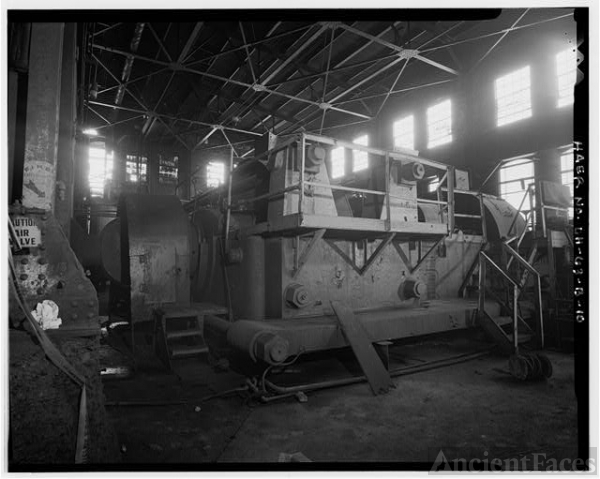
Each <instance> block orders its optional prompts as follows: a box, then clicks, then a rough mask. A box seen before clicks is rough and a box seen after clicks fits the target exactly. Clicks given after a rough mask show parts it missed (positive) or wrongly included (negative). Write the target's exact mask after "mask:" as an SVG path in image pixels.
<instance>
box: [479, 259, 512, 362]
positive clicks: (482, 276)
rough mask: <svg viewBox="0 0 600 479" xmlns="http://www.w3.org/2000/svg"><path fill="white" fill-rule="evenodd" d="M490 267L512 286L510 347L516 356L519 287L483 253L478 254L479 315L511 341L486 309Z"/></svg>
mask: <svg viewBox="0 0 600 479" xmlns="http://www.w3.org/2000/svg"><path fill="white" fill-rule="evenodd" d="M488 265H489V266H491V267H492V268H493V269H494V270H495V271H496V272H498V273H500V275H501V277H502V278H503V279H504V280H505V281H506V282H507V283H509V284H510V285H511V286H512V294H513V305H512V328H513V337H512V346H513V350H514V353H515V354H518V351H519V323H518V321H519V312H518V290H519V285H518V284H517V282H516V281H514V280H513V279H512V278H511V277H510V276H509V275H508V274H506V273H505V272H504V271H503V270H502V268H500V266H498V265H497V264H496V263H495V262H494V260H492V259H491V258H490V257H489V256H488V255H487V254H485V253H484V252H483V251H481V252H480V253H479V311H480V313H483V314H485V315H486V316H487V317H488V318H490V319H491V320H492V321H493V322H494V324H495V325H496V327H497V328H498V331H500V332H501V333H502V334H503V335H504V336H505V337H506V339H507V340H509V341H510V340H511V338H510V337H509V336H508V335H507V334H506V333H505V332H504V330H503V329H502V328H501V327H500V326H498V324H497V323H496V321H494V318H493V316H492V315H490V314H489V313H488V312H487V310H486V308H485V305H486V280H487V267H488Z"/></svg>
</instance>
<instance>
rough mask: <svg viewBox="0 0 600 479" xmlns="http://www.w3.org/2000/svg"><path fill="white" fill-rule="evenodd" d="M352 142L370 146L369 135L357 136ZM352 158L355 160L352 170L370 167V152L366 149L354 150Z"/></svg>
mask: <svg viewBox="0 0 600 479" xmlns="http://www.w3.org/2000/svg"><path fill="white" fill-rule="evenodd" d="M352 143H356V144H357V145H362V146H369V135H363V136H359V137H358V138H355V139H354V140H353V141H352ZM352 158H353V160H354V162H353V165H352V171H353V172H356V171H361V170H365V169H367V168H368V167H369V154H368V153H367V152H366V151H359V150H353V151H352Z"/></svg>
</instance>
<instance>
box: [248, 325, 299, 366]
mask: <svg viewBox="0 0 600 479" xmlns="http://www.w3.org/2000/svg"><path fill="white" fill-rule="evenodd" d="M289 350H290V344H289V342H288V341H287V340H286V339H284V338H282V337H281V336H279V335H277V334H274V333H271V332H268V331H265V332H264V333H261V334H260V335H259V336H258V338H256V343H255V344H254V353H255V357H257V358H260V359H262V360H263V361H266V362H268V363H271V364H278V363H281V362H282V361H284V360H285V359H286V358H287V357H288V356H289Z"/></svg>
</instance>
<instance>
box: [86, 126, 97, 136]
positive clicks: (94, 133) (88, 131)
mask: <svg viewBox="0 0 600 479" xmlns="http://www.w3.org/2000/svg"><path fill="white" fill-rule="evenodd" d="M83 134H84V135H87V136H98V130H95V129H94V128H87V129H85V130H83Z"/></svg>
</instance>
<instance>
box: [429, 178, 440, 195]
mask: <svg viewBox="0 0 600 479" xmlns="http://www.w3.org/2000/svg"><path fill="white" fill-rule="evenodd" d="M439 184H440V179H439V178H438V177H437V176H436V177H435V178H432V179H431V180H429V183H427V191H429V193H433V192H434V191H435V190H436V189H437V187H438V186H439Z"/></svg>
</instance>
